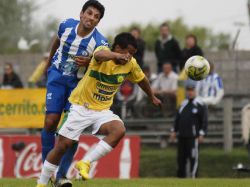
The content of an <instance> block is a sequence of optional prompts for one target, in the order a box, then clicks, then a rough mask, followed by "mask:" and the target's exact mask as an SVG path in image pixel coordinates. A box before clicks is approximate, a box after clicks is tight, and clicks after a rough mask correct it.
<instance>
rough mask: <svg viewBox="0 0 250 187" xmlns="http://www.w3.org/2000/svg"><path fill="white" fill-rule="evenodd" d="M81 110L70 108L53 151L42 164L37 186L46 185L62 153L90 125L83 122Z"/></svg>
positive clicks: (79, 108) (88, 121)
mask: <svg viewBox="0 0 250 187" xmlns="http://www.w3.org/2000/svg"><path fill="white" fill-rule="evenodd" d="M82 108H83V107H81V106H75V107H74V106H72V108H71V110H70V112H69V114H68V118H67V120H66V121H65V123H63V125H62V127H61V128H60V130H59V132H58V134H59V139H58V143H57V145H56V147H55V148H54V149H53V151H51V152H50V153H49V154H48V156H47V158H46V161H45V162H44V166H43V170H42V175H41V177H40V179H39V181H38V184H39V185H44V186H45V185H46V184H47V183H46V182H47V181H48V180H49V177H50V176H51V173H53V172H54V171H56V169H57V167H58V164H59V163H60V160H61V158H62V157H63V155H64V153H65V152H66V151H67V150H69V149H70V148H71V147H72V146H73V144H75V143H76V142H78V141H79V137H80V135H81V132H82V131H83V130H84V129H85V128H87V127H88V126H89V125H90V124H91V123H90V119H88V118H86V120H85V117H83V116H84V114H82V113H81V111H82V110H81V109H82ZM70 184H71V183H70ZM39 185H38V186H39ZM64 186H65V185H64ZM67 186H69V185H67Z"/></svg>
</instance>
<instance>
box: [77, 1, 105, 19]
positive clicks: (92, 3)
mask: <svg viewBox="0 0 250 187" xmlns="http://www.w3.org/2000/svg"><path fill="white" fill-rule="evenodd" d="M91 6H92V7H94V8H96V9H97V10H99V11H100V13H101V16H100V19H102V18H103V16H104V12H105V7H104V6H103V5H102V4H101V3H100V2H99V1H97V0H88V1H87V2H86V3H85V4H84V5H83V7H82V12H85V10H87V8H88V7H91Z"/></svg>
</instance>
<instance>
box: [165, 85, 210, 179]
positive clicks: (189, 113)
mask: <svg viewBox="0 0 250 187" xmlns="http://www.w3.org/2000/svg"><path fill="white" fill-rule="evenodd" d="M186 93H187V99H186V100H184V101H183V102H182V104H181V106H180V108H179V111H178V113H177V115H176V119H175V123H174V128H173V129H172V130H171V131H172V132H171V136H170V139H171V140H172V141H173V140H175V139H176V137H177V136H178V150H177V161H178V169H177V177H180V178H185V177H188V176H191V177H192V178H195V177H197V169H198V157H199V156H198V154H199V151H198V143H201V142H203V139H204V135H205V132H206V129H207V123H208V119H207V107H206V105H205V104H204V103H203V102H202V101H201V100H200V99H199V98H198V97H196V92H195V82H194V81H191V80H188V81H186ZM188 160H189V161H190V168H187V161H188Z"/></svg>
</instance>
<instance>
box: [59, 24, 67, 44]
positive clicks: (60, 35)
mask: <svg viewBox="0 0 250 187" xmlns="http://www.w3.org/2000/svg"><path fill="white" fill-rule="evenodd" d="M66 22H67V20H64V21H62V22H61V23H60V25H59V28H58V31H57V37H58V38H59V39H61V37H62V34H63V32H64V31H65V24H66Z"/></svg>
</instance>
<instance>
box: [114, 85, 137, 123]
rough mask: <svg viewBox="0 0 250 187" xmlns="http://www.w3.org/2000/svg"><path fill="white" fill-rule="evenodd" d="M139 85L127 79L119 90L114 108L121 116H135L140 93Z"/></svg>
mask: <svg viewBox="0 0 250 187" xmlns="http://www.w3.org/2000/svg"><path fill="white" fill-rule="evenodd" d="M138 90H139V87H138V86H137V85H135V84H133V83H131V82H130V81H129V80H125V81H124V82H123V83H122V85H121V86H120V89H119V91H118V92H117V94H116V97H115V102H114V104H113V106H112V110H113V111H114V112H115V114H117V115H118V116H120V117H121V118H123V119H124V118H126V117H133V115H134V113H135V110H134V103H135V101H136V97H137V94H138Z"/></svg>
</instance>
